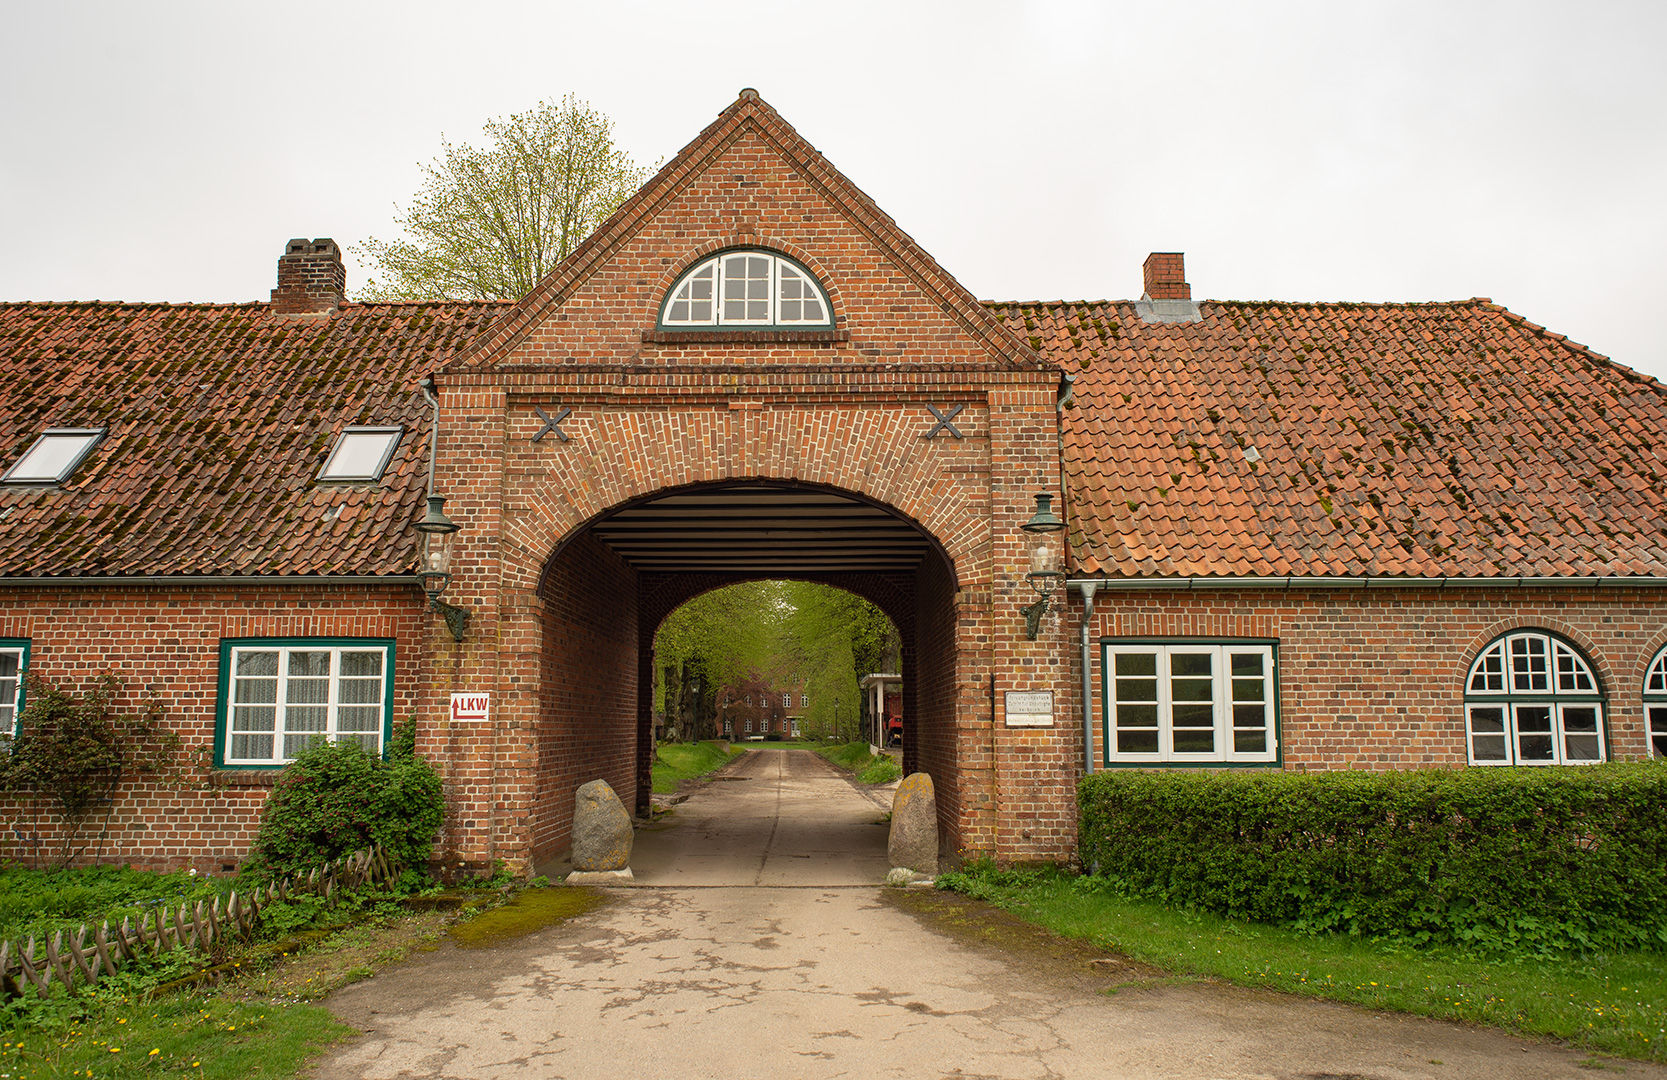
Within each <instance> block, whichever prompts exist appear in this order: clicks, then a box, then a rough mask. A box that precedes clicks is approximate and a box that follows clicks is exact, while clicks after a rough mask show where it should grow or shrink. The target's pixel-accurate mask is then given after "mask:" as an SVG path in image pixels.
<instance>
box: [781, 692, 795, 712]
mask: <svg viewBox="0 0 1667 1080" xmlns="http://www.w3.org/2000/svg"><path fill="white" fill-rule="evenodd" d="M781 707H782V708H784V709H791V708H792V707H793V695H792V694H783V695H781Z"/></svg>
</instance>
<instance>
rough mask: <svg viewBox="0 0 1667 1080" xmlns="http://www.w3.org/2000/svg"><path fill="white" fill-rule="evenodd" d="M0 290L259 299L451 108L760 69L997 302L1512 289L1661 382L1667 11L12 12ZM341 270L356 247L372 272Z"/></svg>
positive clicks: (837, 157) (722, 80) (648, 111)
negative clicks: (283, 259)
mask: <svg viewBox="0 0 1667 1080" xmlns="http://www.w3.org/2000/svg"><path fill="white" fill-rule="evenodd" d="M5 25H6V37H7V38H8V47H7V49H6V57H5V62H4V64H3V65H0V106H3V107H0V125H3V129H4V135H5V137H4V139H0V235H3V236H4V252H5V254H4V257H3V258H0V299H5V300H24V299H31V300H86V299H106V300H111V299H121V300H254V299H265V298H266V296H267V295H268V293H269V291H270V290H271V288H272V285H273V279H274V275H275V268H276V260H277V257H278V255H279V254H280V252H281V250H282V245H283V242H284V241H285V240H286V239H288V238H289V237H291V236H308V237H313V236H332V237H334V238H335V239H336V240H338V241H340V242H341V243H342V244H343V245H344V247H345V246H346V245H347V244H349V243H353V242H355V241H358V240H360V239H362V238H363V237H365V236H367V235H383V236H388V235H391V234H392V233H393V229H392V227H391V217H392V212H393V204H394V203H395V202H403V201H404V200H406V199H407V198H408V197H409V196H410V195H411V194H412V193H413V192H414V191H415V190H416V188H417V185H418V182H419V169H418V165H419V163H421V162H426V161H429V160H431V159H432V158H434V157H435V156H436V155H437V154H438V153H439V149H440V135H441V133H442V132H444V133H445V134H446V135H447V136H448V137H450V138H451V139H452V140H453V141H458V142H471V141H477V140H478V139H479V137H480V128H481V124H482V122H483V121H485V120H486V119H487V118H488V117H492V116H501V115H505V114H508V113H513V112H519V111H522V110H525V109H528V108H530V107H532V106H533V105H535V104H536V103H537V102H538V101H539V100H540V99H546V98H551V99H553V98H559V97H560V96H561V95H562V94H564V93H567V92H570V91H571V92H574V93H576V94H578V95H579V96H580V97H582V98H585V99H587V100H589V101H590V102H591V103H592V104H593V105H594V106H596V107H597V108H598V109H600V110H602V111H603V112H606V113H607V114H609V115H610V116H612V117H613V119H614V122H615V134H616V138H617V140H618V142H619V143H620V145H621V146H622V147H624V148H625V149H626V150H628V151H629V152H630V153H632V154H633V155H634V156H635V157H637V158H638V159H639V160H642V161H645V162H649V161H654V160H656V159H660V158H665V157H669V156H670V155H672V154H674V153H675V152H676V151H677V150H678V149H679V148H680V147H682V146H683V145H684V144H685V143H686V142H688V141H689V140H690V139H692V138H693V137H694V136H695V135H696V134H697V133H698V132H699V131H700V129H701V128H703V127H704V126H705V125H706V124H707V123H708V122H710V121H711V119H712V117H713V116H715V115H716V114H717V113H718V112H719V111H720V110H721V109H723V108H724V107H725V106H727V105H728V104H729V103H730V102H731V101H732V100H733V99H734V97H735V93H736V91H737V90H738V89H740V88H741V87H743V86H754V87H757V88H758V90H759V92H760V93H761V94H762V95H763V96H764V98H765V100H766V101H768V102H770V103H771V104H772V105H774V106H775V107H776V108H777V109H778V110H779V111H780V112H781V113H782V114H783V115H784V116H785V117H786V118H787V120H788V121H789V122H790V123H792V124H793V125H794V126H796V127H797V128H798V129H799V131H800V132H801V133H802V134H804V135H805V137H806V138H808V139H809V140H810V141H811V143H813V144H814V145H815V146H817V147H818V148H819V149H820V150H822V152H823V153H825V154H827V155H828V157H829V158H830V159H831V160H832V161H833V163H834V164H835V165H836V166H838V167H839V168H840V169H842V170H843V171H844V172H845V173H846V175H848V176H849V177H851V179H852V180H853V181H855V182H856V183H857V184H858V185H859V186H861V187H862V188H863V189H864V190H865V191H867V192H868V193H869V195H871V196H872V197H873V198H874V199H875V200H876V201H877V202H878V203H879V204H880V205H881V206H882V207H883V208H884V209H886V210H887V211H888V212H889V213H890V214H891V215H892V216H893V217H895V218H896V219H897V221H898V222H899V223H900V224H901V225H902V227H903V228H904V229H906V230H908V231H909V232H910V233H911V234H912V235H913V236H914V237H915V238H916V239H917V240H918V241H919V242H920V243H921V244H922V245H923V246H925V248H926V249H927V250H928V251H930V252H932V254H933V255H934V256H936V257H937V258H938V260H939V261H940V262H941V263H942V264H943V265H944V266H945V267H947V268H948V269H949V270H950V271H951V272H952V273H954V274H955V275H957V276H958V277H959V278H960V279H961V281H962V283H963V284H965V285H966V286H967V288H969V289H970V290H972V291H973V292H974V293H976V294H977V295H978V296H980V297H983V298H988V299H1058V298H1068V299H1083V298H1088V299H1098V298H1128V297H1132V296H1138V295H1139V293H1140V264H1141V261H1142V260H1143V259H1144V258H1145V256H1146V254H1147V253H1148V252H1150V251H1171V250H1178V251H1185V252H1186V256H1187V271H1188V275H1187V276H1188V278H1189V279H1190V280H1191V281H1192V283H1193V295H1194V296H1196V297H1200V298H1220V299H1239V300H1257V299H1281V300H1434V299H1454V298H1463V297H1470V296H1478V295H1479V296H1490V297H1492V298H1493V299H1494V300H1496V301H1498V302H1500V303H1503V304H1505V305H1507V306H1508V307H1510V308H1511V309H1512V310H1514V311H1516V312H1518V313H1520V314H1522V315H1524V316H1526V317H1527V318H1529V319H1532V320H1533V321H1535V322H1538V323H1543V324H1545V325H1547V326H1549V327H1551V328H1552V329H1553V330H1557V331H1559V332H1562V333H1566V334H1568V335H1569V336H1570V337H1572V338H1574V339H1575V340H1576V341H1579V342H1582V343H1584V344H1587V345H1590V346H1591V347H1592V348H1594V349H1596V350H1598V351H1599V352H1602V353H1606V354H1608V355H1611V356H1613V357H1614V358H1615V359H1616V360H1618V361H1620V362H1622V363H1624V364H1627V365H1629V366H1632V367H1634V368H1637V369H1639V370H1641V371H1645V372H1648V373H1650V374H1652V375H1656V376H1657V377H1667V320H1664V319H1663V317H1662V315H1661V307H1662V298H1663V295H1664V293H1667V61H1664V60H1663V56H1664V55H1667V4H1664V3H1661V2H1660V0H1633V2H1623V0H1585V2H1582V3H1578V4H1575V3H1546V2H1535V0H1513V2H1506V3H1491V2H1489V3H1480V2H1476V3H1471V2H1465V0H1447V2H1441V3H1427V2H1418V3H1411V2H1401V3H1349V2H1346V0H1326V2H1315V3H1250V2H1243V0H1240V2H1216V0H1211V2H1204V0H1200V2H1193V3H1186V4H1163V3H1156V2H1152V0H1144V2H1141V3H1127V4H1123V3H1118V4H1112V3H1105V4H1070V3H1017V2H1011V0H1008V2H997V3H981V2H974V3H967V2H963V3H954V4H935V3H933V4H928V3H911V2H908V0H886V2H878V3H871V2H858V3H845V2H839V3H824V4H814V3H802V2H801V3H792V4H788V3H780V2H769V3H754V4H743V3H735V2H733V0H730V2H727V3H722V4H719V3H705V2H701V0H682V2H678V3H649V2H642V3H625V2H613V3H608V2H602V3H595V2H589V3H565V2H544V3H526V4H517V3H474V4H457V3H453V4H438V3H427V2H419V0H403V2H398V3H386V4H378V3H355V2H351V0H343V2H338V3H328V4H309V3H304V2H292V3H283V4H261V5H254V4H228V3H225V2H223V0H221V2H216V3H200V4H199V3H154V2H153V3H143V4H134V3H131V2H125V0H124V2H121V3H108V4H95V3H84V2H77V0H65V2H58V3H51V4H47V3H24V2H22V0H11V2H10V3H9V4H8V5H7V11H6V16H5ZM348 275H349V278H348V282H349V289H350V290H351V289H352V288H354V287H355V286H356V285H357V284H360V283H362V282H363V281H364V277H365V275H364V272H363V271H362V270H361V268H359V267H358V266H355V265H352V264H351V263H350V264H349V267H348Z"/></svg>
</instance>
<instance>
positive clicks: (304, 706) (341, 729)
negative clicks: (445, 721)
mask: <svg viewBox="0 0 1667 1080" xmlns="http://www.w3.org/2000/svg"><path fill="white" fill-rule="evenodd" d="M385 662H386V652H385V650H382V649H340V648H331V649H309V648H297V649H234V650H233V660H232V670H233V678H232V684H233V685H232V701H231V705H230V708H231V723H230V728H231V731H230V736H231V737H230V739H229V745H228V747H227V754H226V760H227V762H228V763H231V764H243V765H253V764H259V765H276V764H282V763H283V762H284V761H287V760H289V759H291V758H294V757H295V756H296V755H297V754H299V753H300V752H301V751H302V750H304V749H306V746H307V744H308V743H309V742H311V741H313V740H315V739H333V740H335V741H337V742H356V743H358V744H359V745H360V746H362V747H364V749H365V751H366V752H367V753H371V754H380V753H381V752H382V728H383V690H384V685H385V684H384V667H385ZM280 748H281V753H279V752H277V751H278V750H279V749H280Z"/></svg>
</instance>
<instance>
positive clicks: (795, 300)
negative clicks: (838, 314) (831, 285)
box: [776, 262, 828, 325]
mask: <svg viewBox="0 0 1667 1080" xmlns="http://www.w3.org/2000/svg"><path fill="white" fill-rule="evenodd" d="M776 277H777V280H776V321H777V322H779V323H815V324H819V325H825V324H826V323H827V321H828V309H827V307H826V303H825V301H824V300H823V299H822V294H821V293H819V292H817V290H816V286H815V285H813V284H811V281H810V279H809V278H807V277H806V276H805V275H804V274H802V273H800V272H799V270H798V269H797V268H795V267H794V266H792V265H791V264H789V263H784V262H778V263H777V264H776Z"/></svg>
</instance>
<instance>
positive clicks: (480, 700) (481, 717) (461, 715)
mask: <svg viewBox="0 0 1667 1080" xmlns="http://www.w3.org/2000/svg"><path fill="white" fill-rule="evenodd" d="M491 706H492V695H491V694H453V695H452V696H451V722H452V723H454V724H484V723H486V713H487V710H488V709H489V708H491Z"/></svg>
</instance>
